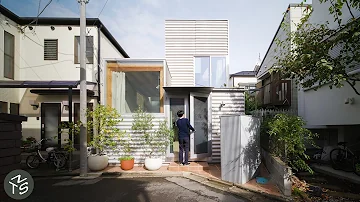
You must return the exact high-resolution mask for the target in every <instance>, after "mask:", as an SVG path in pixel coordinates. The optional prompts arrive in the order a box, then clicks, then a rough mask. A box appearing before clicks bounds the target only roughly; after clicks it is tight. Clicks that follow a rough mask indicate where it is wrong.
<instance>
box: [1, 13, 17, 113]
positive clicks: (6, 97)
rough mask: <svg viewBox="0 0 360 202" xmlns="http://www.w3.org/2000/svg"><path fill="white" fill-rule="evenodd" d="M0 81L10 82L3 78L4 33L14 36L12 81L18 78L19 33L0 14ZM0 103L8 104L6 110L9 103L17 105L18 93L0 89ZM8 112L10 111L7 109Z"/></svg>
mask: <svg viewBox="0 0 360 202" xmlns="http://www.w3.org/2000/svg"><path fill="white" fill-rule="evenodd" d="M0 21H1V22H0V23H1V26H0V44H1V45H0V80H11V79H8V78H5V77H4V31H6V32H8V33H10V34H12V35H14V40H15V51H14V56H15V58H14V59H15V61H14V63H15V65H14V66H15V67H14V68H15V71H14V79H15V80H18V79H19V77H20V72H19V71H20V70H19V67H20V54H19V51H20V33H19V31H18V30H17V28H16V25H17V24H16V23H15V22H13V21H11V20H10V19H7V18H6V17H5V16H4V15H2V14H0ZM0 101H3V102H8V108H9V107H10V104H9V103H19V101H20V99H19V93H18V89H5V88H0ZM8 112H10V110H9V109H8Z"/></svg>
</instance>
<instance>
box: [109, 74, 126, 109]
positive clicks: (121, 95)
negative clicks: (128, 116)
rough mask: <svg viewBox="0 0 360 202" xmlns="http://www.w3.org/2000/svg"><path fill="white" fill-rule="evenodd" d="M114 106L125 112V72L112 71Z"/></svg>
mask: <svg viewBox="0 0 360 202" xmlns="http://www.w3.org/2000/svg"><path fill="white" fill-rule="evenodd" d="M112 107H113V108H115V109H117V110H118V112H119V113H125V111H126V110H125V107H126V102H125V73H124V72H112Z"/></svg>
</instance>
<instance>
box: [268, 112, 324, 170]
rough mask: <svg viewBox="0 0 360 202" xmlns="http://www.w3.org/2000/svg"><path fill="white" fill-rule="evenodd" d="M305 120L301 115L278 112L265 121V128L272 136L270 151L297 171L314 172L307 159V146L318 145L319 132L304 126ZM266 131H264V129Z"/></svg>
mask: <svg viewBox="0 0 360 202" xmlns="http://www.w3.org/2000/svg"><path fill="white" fill-rule="evenodd" d="M304 126H305V122H304V121H303V120H302V119H301V117H298V116H294V115H288V114H277V115H275V116H274V117H273V118H271V119H270V120H268V121H266V122H265V127H264V128H263V129H265V130H267V134H268V135H269V136H270V137H269V138H270V148H269V149H270V152H271V153H272V154H273V155H275V156H277V157H279V158H280V159H281V160H283V161H284V162H285V163H287V164H288V165H289V166H290V167H291V168H292V169H293V170H295V171H308V172H310V173H313V171H312V169H311V168H310V167H309V165H307V164H306V162H305V160H308V159H309V156H308V155H306V154H305V151H306V146H305V145H311V146H313V147H317V146H316V145H315V142H314V138H315V137H317V134H314V133H312V132H311V131H310V130H308V129H306V128H304ZM263 132H264V131H263Z"/></svg>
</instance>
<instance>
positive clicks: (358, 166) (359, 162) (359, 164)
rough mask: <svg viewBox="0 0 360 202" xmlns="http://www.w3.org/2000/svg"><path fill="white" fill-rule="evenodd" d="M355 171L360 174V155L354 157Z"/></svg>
mask: <svg viewBox="0 0 360 202" xmlns="http://www.w3.org/2000/svg"><path fill="white" fill-rule="evenodd" d="M353 165H354V173H355V174H356V175H358V176H360V157H354V158H353Z"/></svg>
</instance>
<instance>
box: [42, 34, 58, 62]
mask: <svg viewBox="0 0 360 202" xmlns="http://www.w3.org/2000/svg"><path fill="white" fill-rule="evenodd" d="M44 60H58V40H57V39H45V40H44Z"/></svg>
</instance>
